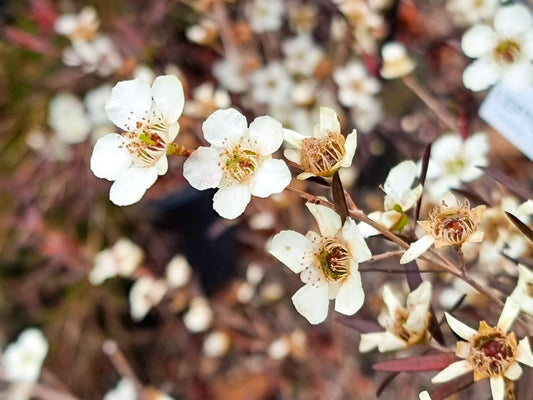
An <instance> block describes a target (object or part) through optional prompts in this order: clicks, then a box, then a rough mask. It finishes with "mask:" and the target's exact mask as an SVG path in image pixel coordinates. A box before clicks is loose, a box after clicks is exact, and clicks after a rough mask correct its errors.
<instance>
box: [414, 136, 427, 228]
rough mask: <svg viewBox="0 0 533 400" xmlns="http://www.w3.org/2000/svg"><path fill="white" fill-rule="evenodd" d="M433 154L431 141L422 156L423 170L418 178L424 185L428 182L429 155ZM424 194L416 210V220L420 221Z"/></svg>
mask: <svg viewBox="0 0 533 400" xmlns="http://www.w3.org/2000/svg"><path fill="white" fill-rule="evenodd" d="M430 155H431V143H429V144H428V145H427V146H426V150H424V155H423V157H422V171H421V173H420V177H419V178H418V183H419V184H420V185H422V186H424V184H425V183H426V175H427V173H428V166H429V157H430ZM423 195H424V193H422V195H421V196H420V198H419V199H418V202H417V203H416V211H415V221H418V218H419V217H420V208H421V205H422V196H423Z"/></svg>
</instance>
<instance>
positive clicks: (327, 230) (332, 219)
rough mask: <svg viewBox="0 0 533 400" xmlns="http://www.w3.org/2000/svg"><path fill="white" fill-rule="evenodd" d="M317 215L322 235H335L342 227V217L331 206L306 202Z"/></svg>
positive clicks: (314, 214) (314, 215) (312, 212)
mask: <svg viewBox="0 0 533 400" xmlns="http://www.w3.org/2000/svg"><path fill="white" fill-rule="evenodd" d="M305 205H306V206H307V208H308V209H309V211H310V212H311V214H313V217H315V219H316V222H317V224H318V228H319V229H320V233H321V234H322V236H328V237H334V236H335V235H336V234H337V233H338V232H339V230H340V229H341V217H340V216H339V214H337V213H336V212H335V211H333V210H332V209H331V208H328V207H325V206H321V205H320V204H312V203H305Z"/></svg>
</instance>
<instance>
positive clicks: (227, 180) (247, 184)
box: [183, 108, 291, 219]
mask: <svg viewBox="0 0 533 400" xmlns="http://www.w3.org/2000/svg"><path fill="white" fill-rule="evenodd" d="M202 129H203V132H204V137H205V139H206V140H207V141H208V142H209V143H211V147H199V148H198V149H197V150H196V151H194V152H193V153H192V154H191V155H190V157H189V158H188V159H187V161H185V163H184V165H183V176H184V177H185V178H186V179H187V180H188V181H189V183H190V184H191V186H193V187H194V188H196V189H198V190H205V189H210V188H219V190H218V191H217V192H216V193H215V196H214V197H213V208H214V209H215V211H216V212H217V213H219V214H220V215H221V216H222V217H224V218H227V219H233V218H237V217H238V216H239V215H241V214H242V213H243V212H244V210H245V208H246V206H247V205H248V203H249V202H250V198H251V195H254V196H257V197H268V196H270V195H272V194H274V193H280V192H281V191H283V189H285V188H286V187H287V185H288V184H289V183H290V180H291V173H290V171H289V168H288V167H287V165H286V164H285V162H284V161H283V160H276V159H273V158H272V153H274V152H275V151H276V150H278V149H279V147H280V146H281V143H282V142H283V127H282V126H281V124H280V123H279V122H278V121H276V120H275V119H274V118H272V117H269V116H263V117H258V118H256V119H255V120H254V121H253V122H252V123H251V124H250V127H248V124H247V122H246V117H245V116H244V115H242V114H241V113H240V112H238V111H237V110H235V109H233V108H229V109H227V110H217V111H215V112H214V113H213V114H211V115H210V116H209V118H207V120H206V121H205V122H204V123H203V125H202Z"/></svg>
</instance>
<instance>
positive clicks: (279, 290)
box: [260, 282, 285, 303]
mask: <svg viewBox="0 0 533 400" xmlns="http://www.w3.org/2000/svg"><path fill="white" fill-rule="evenodd" d="M260 294H261V297H262V298H263V300H264V301H265V302H267V303H275V302H276V301H279V300H281V298H283V296H284V295H285V288H284V287H283V285H281V284H280V283H278V282H269V283H266V284H264V285H263V286H262V287H261V292H260Z"/></svg>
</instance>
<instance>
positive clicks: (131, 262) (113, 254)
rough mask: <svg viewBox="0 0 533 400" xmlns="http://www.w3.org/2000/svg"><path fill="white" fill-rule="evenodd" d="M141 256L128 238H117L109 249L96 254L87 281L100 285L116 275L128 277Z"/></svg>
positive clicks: (140, 252)
mask: <svg viewBox="0 0 533 400" xmlns="http://www.w3.org/2000/svg"><path fill="white" fill-rule="evenodd" d="M143 258H144V254H143V251H142V250H141V248H140V247H139V246H137V245H136V244H135V243H133V242H132V241H130V240H129V239H126V238H122V239H119V240H118V241H117V242H116V243H115V244H114V245H113V247H111V248H110V249H106V250H102V251H100V252H99V253H97V254H96V256H95V257H94V267H93V269H92V270H91V272H90V273H89V281H90V282H91V283H92V284H93V285H100V284H101V283H102V282H104V281H105V280H106V279H109V278H112V277H114V276H116V275H120V276H123V277H129V276H131V274H132V273H133V271H135V269H136V268H137V267H138V266H139V265H141V262H142V261H143Z"/></svg>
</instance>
